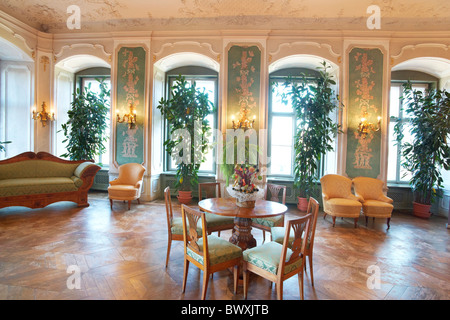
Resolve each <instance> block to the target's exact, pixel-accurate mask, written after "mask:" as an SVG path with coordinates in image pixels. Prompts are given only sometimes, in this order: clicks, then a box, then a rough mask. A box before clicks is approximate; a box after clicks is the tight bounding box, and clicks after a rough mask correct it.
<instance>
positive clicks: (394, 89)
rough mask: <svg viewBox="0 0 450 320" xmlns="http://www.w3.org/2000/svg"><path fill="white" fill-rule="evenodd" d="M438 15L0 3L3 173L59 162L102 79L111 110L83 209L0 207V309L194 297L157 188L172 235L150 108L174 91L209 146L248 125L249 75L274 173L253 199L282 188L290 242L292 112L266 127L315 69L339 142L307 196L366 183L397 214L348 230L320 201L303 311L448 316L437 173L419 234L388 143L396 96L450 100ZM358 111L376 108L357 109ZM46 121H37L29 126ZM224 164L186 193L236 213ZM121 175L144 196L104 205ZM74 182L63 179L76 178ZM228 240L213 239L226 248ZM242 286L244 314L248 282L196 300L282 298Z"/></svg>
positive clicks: (211, 158) (444, 208) (445, 218)
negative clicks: (208, 194) (81, 107)
mask: <svg viewBox="0 0 450 320" xmlns="http://www.w3.org/2000/svg"><path fill="white" fill-rule="evenodd" d="M449 14H450V4H447V3H442V1H437V0H429V1H426V2H424V1H418V0H414V1H411V0H395V1H384V0H383V1H381V0H380V1H369V0H362V1H355V0H345V1H332V0H327V1H321V2H320V3H318V2H317V1H312V0H295V1H274V0H269V1H231V0H221V1H203V0H202V1H189V0H188V1H184V0H169V1H141V0H135V1H124V0H114V1H106V0H105V1H97V2H91V1H54V0H39V1H37V0H23V1H17V0H4V1H1V3H0V143H2V142H8V143H5V144H4V148H5V149H4V150H3V151H1V149H0V161H2V160H5V159H10V158H12V157H15V156H17V155H19V154H22V153H24V152H34V153H36V154H37V153H38V152H45V153H49V154H51V155H54V156H56V157H61V155H62V154H64V153H66V152H67V141H66V137H65V135H64V130H63V125H64V124H65V123H66V122H67V121H68V120H69V116H68V111H69V110H70V108H71V103H72V101H73V97H74V93H76V92H77V89H78V90H83V89H84V88H85V87H87V86H89V84H91V85H92V88H93V87H95V85H96V83H97V79H102V80H103V81H105V83H106V84H107V86H108V88H109V90H110V103H109V109H108V121H107V128H106V135H107V137H108V140H107V142H106V143H105V146H106V148H105V152H104V153H103V154H101V155H98V156H96V157H95V159H92V160H93V162H94V163H95V164H97V166H98V168H97V169H96V171H95V173H92V174H93V179H92V182H91V184H90V186H89V192H88V193H87V199H84V198H83V199H81V198H76V199H77V200H73V199H72V198H70V199H69V198H66V199H64V198H58V201H56V200H55V201H54V202H53V201H52V200H51V199H48V196H47V197H46V198H45V197H44V198H39V200H36V201H40V203H39V205H37V207H36V208H30V207H27V203H28V202H26V201H28V200H25V198H29V197H25V198H24V200H23V202H22V205H23V206H21V203H20V201H19V203H17V202H16V203H14V204H11V203H10V204H9V205H8V206H5V207H4V208H2V207H0V299H2V300H6V299H10V300H22V299H37V300H43V299H69V300H72V299H74V300H78V299H107V300H116V299H117V300H123V299H147V300H180V299H181V300H198V299H200V298H201V297H203V295H202V294H203V292H202V290H203V288H202V282H204V281H205V278H204V276H203V274H204V273H205V274H206V272H203V271H201V270H199V268H196V267H195V266H194V265H192V264H191V267H190V269H189V274H188V276H187V284H186V290H185V291H184V290H183V292H182V286H183V281H184V280H183V274H184V272H183V268H184V263H183V262H184V256H185V252H184V246H183V242H182V241H173V244H172V245H171V249H170V245H169V243H168V240H167V239H168V230H167V229H168V225H167V223H168V222H167V221H166V208H167V198H166V199H165V194H164V190H165V189H166V188H167V187H170V189H171V190H172V197H171V202H172V204H173V211H174V215H178V216H180V217H181V206H180V203H179V201H178V199H177V197H176V196H177V192H176V191H175V190H176V183H177V179H176V174H175V171H176V164H175V163H174V161H173V160H171V158H170V156H169V155H168V153H167V152H166V149H165V145H164V141H165V140H166V139H168V127H167V122H166V120H167V119H166V118H165V117H164V116H163V115H162V114H161V111H160V109H159V108H158V106H159V105H160V104H161V102H160V101H161V100H162V99H166V98H168V96H169V93H170V88H171V86H172V85H173V84H174V82H176V77H177V76H178V75H184V76H185V77H186V79H188V80H189V81H192V82H194V81H196V83H197V84H198V85H200V86H203V88H205V89H206V90H208V92H209V99H210V101H211V103H213V104H214V106H215V109H214V112H212V113H211V115H210V116H209V120H210V123H211V127H212V128H213V129H214V130H215V131H214V132H215V134H216V136H215V137H216V138H215V139H217V137H218V135H219V134H224V133H225V132H227V129H228V130H230V129H232V128H233V126H234V123H235V121H238V120H246V119H243V118H242V115H241V114H240V111H242V109H240V101H239V100H236V99H239V92H240V91H239V89H236V88H237V87H238V86H239V85H243V81H242V80H243V77H242V73H241V74H240V75H239V71H238V70H241V72H242V70H244V65H247V64H248V66H249V67H248V69H245V71H246V72H247V74H246V75H247V76H251V81H249V82H248V83H245V85H246V86H247V87H246V89H247V93H248V96H249V97H251V100H250V101H251V102H252V103H254V105H252V108H251V111H250V113H249V117H248V119H252V120H251V121H253V124H252V126H253V128H254V129H255V130H256V131H257V132H258V133H259V136H258V139H259V143H260V146H261V145H263V146H264V147H265V148H266V149H267V151H268V156H269V157H270V158H271V161H272V162H271V165H270V166H264V165H262V167H263V168H264V170H265V171H264V179H263V181H264V184H276V185H281V186H283V187H285V189H284V190H285V196H284V198H285V200H284V203H285V204H286V207H287V210H286V214H285V217H284V220H283V222H282V223H283V224H284V223H285V222H286V221H289V220H292V219H296V218H299V217H302V216H304V214H305V212H304V211H306V210H300V209H298V207H297V201H298V195H299V194H298V189H297V188H296V187H295V186H294V178H293V176H294V162H295V157H294V154H293V146H294V141H293V139H292V138H293V134H294V130H295V129H294V126H295V119H294V116H293V113H292V112H291V113H289V112H288V113H283V112H284V111H283V112H280V111H279V110H278V109H277V108H278V107H279V105H281V103H280V100H279V97H278V96H277V94H276V88H277V87H276V85H275V83H277V82H279V83H281V82H282V81H284V80H285V79H287V78H288V77H289V76H290V75H291V74H296V75H299V74H300V73H302V72H309V73H310V74H313V75H314V74H317V70H318V68H320V66H321V65H322V63H326V65H327V66H328V67H329V69H328V72H329V74H330V76H332V77H333V79H334V82H335V84H334V85H333V86H332V89H333V90H334V92H335V93H336V96H337V97H339V103H340V104H341V107H340V108H338V109H336V110H335V111H334V112H333V114H332V115H331V116H332V118H333V121H334V122H335V123H338V124H339V125H340V126H341V130H342V132H341V133H339V134H338V135H337V136H336V137H335V138H333V141H332V144H333V150H329V151H328V152H327V153H326V155H325V156H324V158H323V159H322V160H321V163H320V172H319V176H318V177H317V182H319V179H320V178H321V177H323V176H325V175H339V176H342V177H346V178H348V179H349V181H350V185H351V186H352V183H351V179H353V178H356V177H365V178H372V179H377V180H379V181H381V182H382V185H383V187H382V193H383V196H384V197H388V198H389V199H391V200H392V206H393V210H391V211H389V215H388V216H386V215H376V214H375V215H373V214H372V215H370V214H364V213H363V209H364V208H365V207H364V208H363V206H361V209H359V207H358V208H357V210H356V211H355V212H356V217H357V218H356V219H355V218H354V216H352V215H347V214H346V213H340V214H336V215H335V214H334V213H333V210H332V209H330V208H331V207H330V206H329V205H328V203H325V201H323V199H322V198H321V197H322V193H319V196H318V198H317V200H319V203H320V209H319V218H318V219H317V216H316V219H317V226H316V225H315V224H314V225H315V240H314V241H315V245H314V247H315V249H314V250H315V252H314V282H312V277H311V275H312V273H311V271H310V269H308V268H309V264H308V263H307V262H305V263H306V265H308V268H306V265H305V268H306V269H305V271H304V272H303V273H304V275H303V277H304V281H303V282H302V283H303V290H304V292H303V296H304V299H305V300H347V299H348V300H402V299H403V300H438V299H444V300H447V299H449V298H450V277H449V274H448V268H449V263H450V256H449V253H448V246H449V243H450V242H449V229H448V225H449V224H450V220H449V219H450V218H449V211H450V207H449V203H450V171H448V170H445V169H444V168H442V169H441V170H440V172H441V175H442V179H443V184H442V185H443V188H442V189H441V190H439V192H440V195H441V197H440V198H438V200H437V201H436V202H435V203H433V205H432V207H431V209H430V212H431V217H429V218H426V219H424V218H418V217H416V216H414V215H413V214H412V206H413V204H412V203H413V194H412V192H411V188H410V186H409V183H408V182H409V180H410V177H411V176H410V174H408V172H405V169H403V168H402V166H401V162H402V157H401V154H400V150H399V147H398V146H397V145H396V144H395V139H394V133H393V132H394V126H395V124H396V122H397V121H400V119H401V118H402V114H401V111H399V110H400V106H401V99H400V97H401V96H402V85H403V84H404V83H406V82H407V81H411V82H412V83H414V85H415V86H416V87H417V88H419V89H422V88H423V89H425V88H436V89H440V90H449V89H450V50H449V46H450V31H449V30H450V22H449V21H450V20H449ZM240 89H242V90H244V89H243V87H240ZM130 97H131V98H130ZM241 97H242V96H241ZM130 99H132V100H133V104H132V105H131V106H130V104H129V101H130ZM364 99H367V101H370V106H369V105H367V106H366V105H363V103H362V102H361V101H363V100H364ZM44 105H45V111H46V116H48V120H47V119H44V120H42V117H41V118H39V117H37V114H38V113H39V112H40V111H44V110H43V106H44ZM364 110H366V111H367V110H370V114H369V115H367V113H366V114H364V113H363V111H364ZM399 112H400V113H399ZM362 118H364V119H365V120H367V121H368V122H371V123H372V124H373V125H374V126H373V127H372V131H370V130H369V131H370V132H369V134H370V137H371V138H370V139H364V137H361V131H358V130H359V129H358V127H359V126H360V125H361V123H362V122H363V120H362ZM366 118H367V119H366ZM130 119H132V120H130ZM377 121H378V122H377ZM131 122H132V123H131ZM375 127H376V128H375ZM30 157H35V155H32V156H31V155H30ZM27 159H28V158H27ZM30 159H31V158H30ZM33 159H34V158H33ZM36 159H37V160H39V159H41V158H39V157H38V158H36ZM218 159H220V153H219V148H217V147H215V146H214V147H213V148H212V151H211V152H209V153H208V156H207V158H206V162H205V163H203V164H202V166H201V167H200V171H199V177H198V182H199V183H212V182H219V183H220V188H221V194H222V196H223V197H224V198H226V197H230V194H229V193H228V192H227V188H226V187H227V183H226V181H227V177H226V176H225V175H224V174H223V172H222V171H221V170H220V168H219V161H218ZM85 160H89V159H85ZM260 160H261V159H260ZM49 161H50V160H49ZM51 161H56V162H58V160H51ZM129 163H137V164H140V165H141V166H142V167H143V168H144V169H145V171H141V173H140V174H141V176H140V178H139V179H138V180H142V183H140V184H139V186H138V188H137V192H138V193H137V194H136V191H134V192H135V193H134V194H133V197H132V198H130V200H129V201H130V202H128V198H127V197H123V194H124V190H123V189H120V188H119V189H118V190H119V191H118V193H117V194H116V195H115V197H114V202H113V200H112V199H113V198H112V197H111V196H109V195H108V188H109V187H110V182H111V181H114V180H116V179H117V180H120V177H121V176H120V174H119V173H120V171H119V168H120V167H121V166H124V165H126V164H129ZM260 164H262V162H260ZM59 165H60V166H61V167H62V165H63V164H62V163H59ZM0 166H2V164H1V163H0ZM44 168H47V167H44ZM36 170H37V169H36ZM73 170H75V171H73ZM73 170H72V173H73V172H75V173H73V174H72V173H71V174H70V175H72V176H75V177H79V176H77V175H76V167H75V166H74V167H73ZM92 170H94V169H92ZM44 171H47V172H49V171H52V169H44ZM1 174H2V173H1V170H0V179H5V178H4V177H2V175H1ZM70 175H69V177H70ZM79 178H80V177H79ZM80 179H81V178H80ZM122 179H123V176H122ZM117 180H116V181H117ZM81 184H82V182H80V185H81ZM113 184H114V182H113ZM111 185H112V184H111ZM83 186H84V185H83ZM0 187H1V183H0ZM43 192H44V191H43ZM352 192H354V191H352ZM360 194H363V191H360ZM3 196H4V195H1V194H0V198H1V197H3ZM77 197H82V196H79V195H77ZM193 197H194V198H193V201H192V206H193V207H194V208H198V200H201V199H198V197H199V193H198V190H197V189H194V190H193ZM355 197H357V195H356V196H355ZM55 199H56V198H55ZM125 199H127V200H125ZM131 199H132V200H131ZM66 200H67V201H66ZM85 200H86V201H87V202H88V204H87V206H86V201H85ZM110 200H111V202H110ZM46 201H48V202H46ZM69 201H72V202H69ZM73 201H75V202H77V204H74V203H73ZM138 201H139V202H138ZM355 201H356V200H355ZM127 202H128V203H127ZM358 204H359V202H358ZM326 206H328V207H326ZM364 210H365V209H364ZM364 212H365V211H364ZM391 212H392V216H391ZM364 217H366V220H365V219H364ZM368 217H369V219H368V220H367V218H368ZM386 217H387V219H388V220H387V225H386ZM370 218H373V219H370ZM169 223H170V222H169ZM255 225H256V224H255ZM387 226H388V228H387ZM232 228H233V225H232V226H231V228H223V229H222V230H221V231H219V232H220V233H219V234H216V232H217V230H219V229H216V230H214V234H215V235H218V237H219V238H221V239H225V240H228V239H230V241H231V238H233V237H235V232H234V231H232V230H233V229H232ZM169 229H170V228H169ZM260 229H261V230H260ZM263 231H264V228H262V227H260V228H258V227H253V231H252V234H253V236H254V238H255V240H256V243H257V246H260V245H261V246H262V245H263V244H267V243H269V242H270V240H271V237H270V235H269V233H270V228H269V229H267V230H266V231H265V233H264V232H263ZM174 239H175V238H174ZM178 240H183V237H181V238H180V239H178ZM169 242H170V241H169ZM168 246H169V251H170V259H169V258H168V260H167V261H168V263H167V261H166V252H168V251H167V249H168ZM168 256H169V255H168V254H167V257H168ZM73 266H75V267H74V268H75V270H78V274H79V275H80V279H79V282H77V281H75V282H73V283H74V284H75V289H74V288H73V287H71V286H70V285H69V282H68V281H69V280H68V278H69V277H70V276H71V275H72V272H69V269H68V268H70V267H73ZM371 268H372V269H371ZM373 268H375V269H376V270H378V272H380V281H379V282H376V281H375V284H376V285H375V288H374V287H373V285H370V283H369V282H370V281H371V280H372V279H373V278H372V276H373V275H376V272H375V271H371V270H373ZM249 270H252V269H251V267H250V268H249ZM303 273H302V274H303ZM73 274H74V275H76V274H77V272H75V273H73ZM249 278H250V279H249V284H248V288H247V289H248V293H246V294H245V296H244V284H243V283H242V282H245V280H242V277H241V278H240V279H239V284H238V286H237V292H236V293H235V292H234V287H233V286H234V281H235V280H236V279H235V278H234V275H233V272H230V271H229V270H227V269H224V270H220V271H217V273H215V274H214V276H212V277H211V278H210V279H209V287H208V288H207V291H206V294H205V295H206V299H207V300H231V299H237V300H243V299H245V298H246V299H247V300H275V299H277V298H278V297H279V296H278V294H279V293H278V291H277V290H278V288H279V287H280V284H279V283H278V282H277V286H272V285H271V284H270V283H269V281H267V280H265V279H264V278H262V277H258V276H257V275H255V274H250V277H249ZM296 278H297V277H293V278H289V279H286V280H285V281H284V289H283V291H284V293H283V299H284V300H299V299H300V295H299V283H298V281H297V279H296ZM77 285H78V286H77ZM281 287H282V288H283V286H281Z"/></svg>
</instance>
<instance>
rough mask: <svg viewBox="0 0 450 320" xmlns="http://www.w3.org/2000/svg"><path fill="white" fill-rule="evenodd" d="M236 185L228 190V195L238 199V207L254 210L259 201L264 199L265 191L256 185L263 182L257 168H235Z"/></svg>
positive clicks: (239, 166)
mask: <svg viewBox="0 0 450 320" xmlns="http://www.w3.org/2000/svg"><path fill="white" fill-rule="evenodd" d="M233 178H234V183H233V185H232V186H229V187H228V188H227V191H228V193H229V194H230V195H231V196H232V197H233V198H236V205H237V206H239V207H243V208H254V207H255V202H256V200H257V199H262V198H263V197H264V189H263V188H260V187H258V186H257V185H256V183H257V181H259V180H262V177H261V176H260V175H259V169H258V167H257V166H250V165H248V164H245V165H239V164H237V165H236V166H235V167H234V175H233Z"/></svg>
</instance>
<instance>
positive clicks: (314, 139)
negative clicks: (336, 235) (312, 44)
mask: <svg viewBox="0 0 450 320" xmlns="http://www.w3.org/2000/svg"><path fill="white" fill-rule="evenodd" d="M329 68H330V66H327V64H326V62H323V63H322V66H321V67H319V68H318V71H319V75H318V76H317V77H312V78H311V77H309V78H308V77H307V76H306V75H305V74H302V75H301V77H300V79H299V78H292V77H290V78H288V79H287V80H286V81H285V83H284V84H283V85H284V87H285V88H286V91H285V93H284V94H283V95H282V100H283V101H284V102H285V103H287V101H290V103H291V105H292V108H293V109H294V112H295V114H296V119H297V128H296V134H295V137H294V139H295V142H294V155H295V159H294V187H295V188H297V189H298V190H299V197H298V201H299V202H298V205H297V207H298V209H299V210H301V211H306V209H307V203H308V198H309V197H310V196H311V195H314V194H315V192H316V188H317V186H318V184H317V180H318V178H319V177H318V169H319V163H320V160H321V159H322V157H323V156H324V155H325V154H326V153H327V152H329V151H332V150H333V139H334V138H335V136H336V135H337V134H338V133H339V132H340V125H338V124H337V123H335V122H334V121H333V119H331V113H332V112H333V111H335V110H336V109H337V108H339V106H340V104H339V100H338V99H337V95H336V94H335V92H334V90H333V89H332V88H331V86H332V85H335V84H336V82H335V81H334V80H333V79H331V75H330V74H329V72H328V69H329Z"/></svg>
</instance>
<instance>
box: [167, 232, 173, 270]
mask: <svg viewBox="0 0 450 320" xmlns="http://www.w3.org/2000/svg"><path fill="white" fill-rule="evenodd" d="M171 247H172V239H170V237H169V241H168V243H167V257H166V268H167V266H168V265H169V256H170V248H171Z"/></svg>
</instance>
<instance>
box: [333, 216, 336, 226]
mask: <svg viewBox="0 0 450 320" xmlns="http://www.w3.org/2000/svg"><path fill="white" fill-rule="evenodd" d="M335 225H336V216H333V227H334V226H335Z"/></svg>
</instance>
